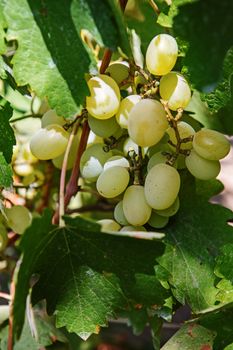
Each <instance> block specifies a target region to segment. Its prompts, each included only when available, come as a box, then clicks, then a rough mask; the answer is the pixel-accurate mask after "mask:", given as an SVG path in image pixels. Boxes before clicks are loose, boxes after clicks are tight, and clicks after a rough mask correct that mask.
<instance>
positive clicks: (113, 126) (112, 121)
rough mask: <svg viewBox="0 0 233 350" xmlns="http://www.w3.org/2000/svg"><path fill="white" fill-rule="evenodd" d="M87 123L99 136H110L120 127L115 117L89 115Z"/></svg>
mask: <svg viewBox="0 0 233 350" xmlns="http://www.w3.org/2000/svg"><path fill="white" fill-rule="evenodd" d="M88 124H89V126H90V129H91V130H92V131H93V132H94V133H95V134H96V135H97V136H100V137H110V136H112V135H113V134H114V133H116V132H117V131H118V130H119V129H120V127H119V125H118V123H117V121H116V118H115V117H112V118H109V119H97V118H94V117H92V116H91V115H89V116H88Z"/></svg>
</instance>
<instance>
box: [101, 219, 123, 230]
mask: <svg viewBox="0 0 233 350" xmlns="http://www.w3.org/2000/svg"><path fill="white" fill-rule="evenodd" d="M97 223H98V224H100V225H101V231H103V232H105V231H119V230H120V229H121V226H120V225H119V224H118V223H117V222H116V221H114V220H112V219H102V220H98V221H97Z"/></svg>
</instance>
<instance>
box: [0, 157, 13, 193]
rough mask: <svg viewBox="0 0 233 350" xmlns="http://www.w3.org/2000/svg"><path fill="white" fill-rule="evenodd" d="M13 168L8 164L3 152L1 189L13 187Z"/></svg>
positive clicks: (0, 177) (0, 166)
mask: <svg viewBox="0 0 233 350" xmlns="http://www.w3.org/2000/svg"><path fill="white" fill-rule="evenodd" d="M12 176H13V172H12V168H11V166H10V165H9V164H7V162H6V159H5V158H4V156H3V154H2V152H0V187H10V186H11V185H12Z"/></svg>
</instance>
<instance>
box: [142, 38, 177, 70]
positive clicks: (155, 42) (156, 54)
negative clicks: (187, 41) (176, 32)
mask: <svg viewBox="0 0 233 350" xmlns="http://www.w3.org/2000/svg"><path fill="white" fill-rule="evenodd" d="M177 56H178V46H177V42H176V40H175V39H174V38H173V37H172V36H171V35H168V34H159V35H157V36H155V37H154V38H153V39H152V40H151V42H150V44H149V46H148V48H147V51H146V66H147V69H148V70H149V72H150V73H152V74H154V75H165V74H167V73H169V72H170V71H171V70H172V68H173V67H174V65H175V63H176V60H177Z"/></svg>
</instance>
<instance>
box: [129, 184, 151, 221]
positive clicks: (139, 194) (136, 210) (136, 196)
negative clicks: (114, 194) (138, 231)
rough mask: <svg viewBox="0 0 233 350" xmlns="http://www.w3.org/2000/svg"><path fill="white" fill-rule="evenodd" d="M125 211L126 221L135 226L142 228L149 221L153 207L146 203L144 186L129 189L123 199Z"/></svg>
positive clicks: (134, 186)
mask: <svg viewBox="0 0 233 350" xmlns="http://www.w3.org/2000/svg"><path fill="white" fill-rule="evenodd" d="M123 211H124V214H125V217H126V220H127V221H128V222H129V223H130V224H131V225H133V226H142V225H144V224H145V223H146V222H147V221H148V220H149V218H150V215H151V207H150V206H149V205H148V204H147V202H146V198H145V193H144V187H143V186H139V185H132V186H129V187H128V188H127V190H126V191H125V193H124V197H123Z"/></svg>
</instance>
